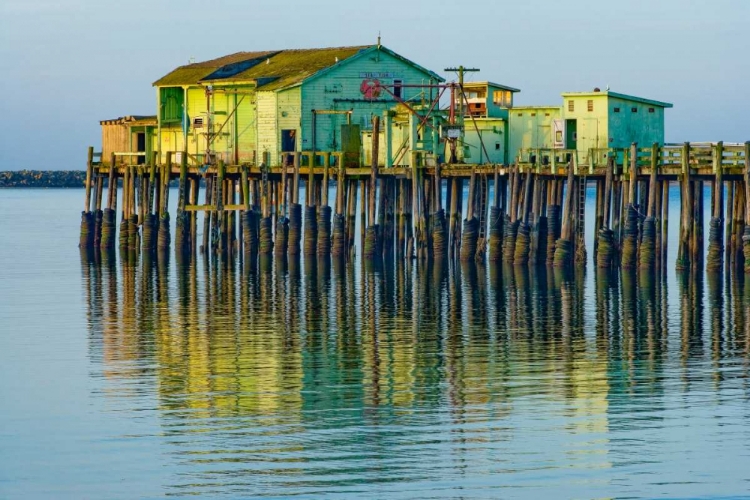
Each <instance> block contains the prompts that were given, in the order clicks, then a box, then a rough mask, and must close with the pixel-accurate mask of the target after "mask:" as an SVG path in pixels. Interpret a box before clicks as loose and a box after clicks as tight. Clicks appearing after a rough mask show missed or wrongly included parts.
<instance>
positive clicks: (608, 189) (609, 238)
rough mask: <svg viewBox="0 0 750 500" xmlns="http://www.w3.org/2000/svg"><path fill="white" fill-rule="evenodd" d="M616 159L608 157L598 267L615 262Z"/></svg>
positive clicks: (607, 266)
mask: <svg viewBox="0 0 750 500" xmlns="http://www.w3.org/2000/svg"><path fill="white" fill-rule="evenodd" d="M614 169H615V159H614V158H613V157H611V156H610V157H609V158H608V159H607V172H606V174H605V176H604V186H603V187H604V191H603V193H602V213H601V228H600V229H599V232H598V234H597V238H598V241H599V243H598V245H597V250H596V267H599V268H609V267H612V266H613V264H614V246H615V245H614V232H613V231H612V229H610V222H609V221H610V217H609V212H610V204H611V200H612V180H613V177H614Z"/></svg>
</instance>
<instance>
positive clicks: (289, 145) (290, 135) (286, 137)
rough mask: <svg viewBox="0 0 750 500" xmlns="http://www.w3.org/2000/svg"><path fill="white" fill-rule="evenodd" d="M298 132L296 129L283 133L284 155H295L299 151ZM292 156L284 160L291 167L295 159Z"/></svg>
mask: <svg viewBox="0 0 750 500" xmlns="http://www.w3.org/2000/svg"><path fill="white" fill-rule="evenodd" d="M296 139H297V131H296V130H295V129H287V130H282V131H281V152H282V153H293V152H294V151H296V150H297V140H296ZM292 158H293V157H292V155H291V154H286V155H284V160H285V163H286V164H287V165H289V164H290V163H291V162H292V161H293V159H292Z"/></svg>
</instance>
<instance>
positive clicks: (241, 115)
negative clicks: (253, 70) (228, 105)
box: [234, 94, 257, 163]
mask: <svg viewBox="0 0 750 500" xmlns="http://www.w3.org/2000/svg"><path fill="white" fill-rule="evenodd" d="M234 97H235V101H237V102H239V105H238V106H237V111H236V112H235V115H236V119H235V122H234V123H235V144H236V156H237V160H238V161H239V162H240V163H246V162H253V161H254V159H255V149H256V146H255V145H256V131H257V122H256V119H255V98H256V96H255V94H253V95H244V96H243V95H235V96H234ZM240 99H241V101H240Z"/></svg>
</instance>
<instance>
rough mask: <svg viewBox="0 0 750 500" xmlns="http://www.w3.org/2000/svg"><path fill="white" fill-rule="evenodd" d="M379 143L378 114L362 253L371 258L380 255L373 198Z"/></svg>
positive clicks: (374, 129) (374, 124) (378, 227)
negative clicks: (367, 224)
mask: <svg viewBox="0 0 750 500" xmlns="http://www.w3.org/2000/svg"><path fill="white" fill-rule="evenodd" d="M379 143H380V116H377V115H375V116H373V117H372V161H371V164H370V192H369V194H368V198H369V199H368V212H367V214H368V215H367V219H368V222H369V226H368V227H367V230H366V232H365V245H364V251H363V254H364V256H365V258H367V259H372V258H374V257H375V256H378V255H380V241H379V237H378V233H379V230H380V226H379V225H378V224H377V222H376V214H375V207H376V203H375V199H376V195H377V189H378V188H377V179H378V154H379V145H380V144H379Z"/></svg>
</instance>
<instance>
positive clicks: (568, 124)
mask: <svg viewBox="0 0 750 500" xmlns="http://www.w3.org/2000/svg"><path fill="white" fill-rule="evenodd" d="M577 147H578V120H565V149H577Z"/></svg>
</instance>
